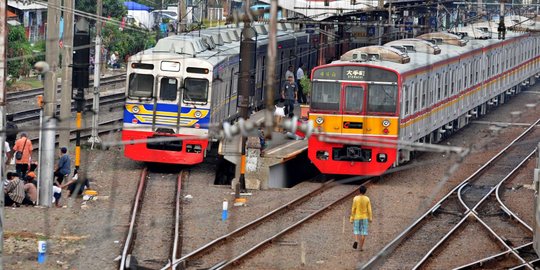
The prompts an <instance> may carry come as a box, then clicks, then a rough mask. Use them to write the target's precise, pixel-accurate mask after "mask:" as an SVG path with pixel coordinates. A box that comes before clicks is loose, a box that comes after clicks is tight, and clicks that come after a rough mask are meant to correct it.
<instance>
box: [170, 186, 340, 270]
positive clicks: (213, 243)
mask: <svg viewBox="0 0 540 270" xmlns="http://www.w3.org/2000/svg"><path fill="white" fill-rule="evenodd" d="M334 185H336V183H335V182H334V181H333V180H330V181H327V182H325V183H323V184H322V185H321V186H320V187H318V188H317V189H315V190H313V191H310V192H308V193H306V194H304V195H302V196H300V197H298V198H296V199H294V200H292V201H290V202H288V203H286V204H284V205H282V206H280V207H278V208H276V209H274V210H272V211H271V212H269V213H267V214H266V215H264V216H262V217H260V218H257V219H255V220H253V221H251V222H249V223H248V224H245V225H243V226H242V227H239V228H237V229H235V230H234V231H232V232H230V233H228V234H225V235H222V236H221V237H218V238H216V239H214V240H212V241H210V242H208V243H206V244H205V245H203V246H201V247H199V248H197V249H195V250H194V251H192V252H190V253H188V254H186V255H184V256H183V257H181V258H180V259H177V260H175V261H173V262H172V265H173V266H174V265H178V264H180V263H185V262H187V261H188V260H189V259H191V258H194V257H196V256H198V255H201V254H202V253H204V252H205V251H208V250H210V249H211V248H213V247H215V246H217V245H219V244H221V243H222V242H225V241H226V240H227V239H229V238H231V237H233V236H235V235H237V234H240V233H243V232H244V231H246V230H247V229H249V228H251V227H254V226H256V225H258V224H260V223H262V222H264V221H266V220H268V219H270V218H271V217H273V216H275V215H276V214H278V213H280V212H282V211H283V210H286V209H288V208H289V207H291V206H292V205H295V204H298V203H301V202H303V201H305V200H307V199H308V198H310V197H312V196H314V195H316V194H318V193H320V192H322V191H324V190H326V189H328V188H331V187H333V186H334ZM170 266H171V265H166V266H165V267H163V268H162V270H166V269H168V268H169V267H170Z"/></svg>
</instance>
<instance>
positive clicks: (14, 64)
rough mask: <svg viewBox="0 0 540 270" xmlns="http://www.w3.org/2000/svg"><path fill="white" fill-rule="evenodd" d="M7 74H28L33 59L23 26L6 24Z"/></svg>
mask: <svg viewBox="0 0 540 270" xmlns="http://www.w3.org/2000/svg"><path fill="white" fill-rule="evenodd" d="M7 57H8V59H10V60H9V63H8V70H7V72H8V75H10V76H12V77H14V78H18V77H19V76H24V75H28V73H29V72H30V69H32V64H33V63H34V59H33V57H32V46H31V45H30V42H28V40H27V39H26V34H25V31H24V27H22V26H20V25H19V26H8V48H7Z"/></svg>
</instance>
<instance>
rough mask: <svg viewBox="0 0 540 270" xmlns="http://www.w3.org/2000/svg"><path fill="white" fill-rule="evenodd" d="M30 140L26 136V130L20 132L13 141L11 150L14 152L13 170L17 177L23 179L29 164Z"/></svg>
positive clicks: (31, 148) (30, 155) (30, 154)
mask: <svg viewBox="0 0 540 270" xmlns="http://www.w3.org/2000/svg"><path fill="white" fill-rule="evenodd" d="M32 150H34V149H33V147H32V141H31V140H29V139H28V138H27V135H26V132H22V133H21V137H20V138H19V139H18V140H17V141H16V142H15V146H14V147H13V152H14V153H15V154H14V155H15V170H16V171H17V174H18V175H19V178H21V179H24V177H25V176H26V172H27V171H28V166H30V158H31V157H32Z"/></svg>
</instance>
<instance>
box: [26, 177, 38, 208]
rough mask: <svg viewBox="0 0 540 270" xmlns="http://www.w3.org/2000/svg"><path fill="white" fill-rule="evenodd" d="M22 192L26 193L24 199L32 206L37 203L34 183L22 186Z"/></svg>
mask: <svg viewBox="0 0 540 270" xmlns="http://www.w3.org/2000/svg"><path fill="white" fill-rule="evenodd" d="M24 192H25V193H26V198H28V200H30V201H31V202H32V204H33V205H35V204H36V202H37V194H38V191H37V186H36V185H34V183H28V182H27V183H26V184H24Z"/></svg>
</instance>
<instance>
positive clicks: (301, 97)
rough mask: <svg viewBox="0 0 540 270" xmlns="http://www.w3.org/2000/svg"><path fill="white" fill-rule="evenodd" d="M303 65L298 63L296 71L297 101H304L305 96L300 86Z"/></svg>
mask: <svg viewBox="0 0 540 270" xmlns="http://www.w3.org/2000/svg"><path fill="white" fill-rule="evenodd" d="M303 67H304V64H303V63H300V65H299V66H298V70H297V71H296V84H297V85H298V103H300V104H303V103H306V96H305V95H304V89H303V87H302V83H301V81H302V79H303V78H304V70H303V69H302V68H303Z"/></svg>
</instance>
